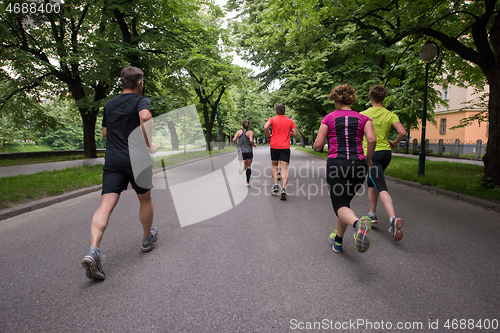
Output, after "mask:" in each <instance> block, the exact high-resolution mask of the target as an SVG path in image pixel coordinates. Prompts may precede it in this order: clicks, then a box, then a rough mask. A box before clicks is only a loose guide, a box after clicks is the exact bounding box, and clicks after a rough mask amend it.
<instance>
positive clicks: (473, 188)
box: [296, 148, 500, 202]
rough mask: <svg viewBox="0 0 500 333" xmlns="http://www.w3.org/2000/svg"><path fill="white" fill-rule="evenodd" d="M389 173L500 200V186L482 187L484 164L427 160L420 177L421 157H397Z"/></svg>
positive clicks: (309, 151)
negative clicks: (422, 174) (419, 163)
mask: <svg viewBox="0 0 500 333" xmlns="http://www.w3.org/2000/svg"><path fill="white" fill-rule="evenodd" d="M296 149H298V150H300V151H304V152H306V153H310V154H314V155H316V156H320V157H324V158H326V157H328V153H327V152H323V153H318V152H315V151H313V150H312V148H296ZM385 174H386V175H387V176H391V177H395V178H399V179H404V180H409V181H412V182H417V183H420V184H422V185H430V186H432V187H435V188H440V189H444V190H449V191H453V192H457V193H460V194H465V195H470V196H474V197H477V198H482V199H487V200H491V201H495V202H500V187H498V186H497V187H496V188H494V189H488V188H485V187H483V186H482V184H481V180H482V177H483V167H482V166H480V165H471V164H465V163H453V162H438V161H428V160H426V161H425V176H422V177H418V159H415V158H408V157H399V156H393V157H392V160H391V164H389V167H388V168H387V170H386V171H385Z"/></svg>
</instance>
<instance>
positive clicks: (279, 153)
mask: <svg viewBox="0 0 500 333" xmlns="http://www.w3.org/2000/svg"><path fill="white" fill-rule="evenodd" d="M271 161H283V162H286V163H290V149H274V148H271Z"/></svg>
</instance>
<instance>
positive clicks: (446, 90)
mask: <svg viewBox="0 0 500 333" xmlns="http://www.w3.org/2000/svg"><path fill="white" fill-rule="evenodd" d="M449 92H450V91H449V88H448V87H446V88H443V99H444V100H445V101H448V100H450V96H449V95H450V94H449Z"/></svg>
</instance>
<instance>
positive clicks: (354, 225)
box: [352, 220, 359, 229]
mask: <svg viewBox="0 0 500 333" xmlns="http://www.w3.org/2000/svg"><path fill="white" fill-rule="evenodd" d="M358 222H359V220H356V222H354V224H353V225H352V226H353V228H354V229H356V226H357V225H358Z"/></svg>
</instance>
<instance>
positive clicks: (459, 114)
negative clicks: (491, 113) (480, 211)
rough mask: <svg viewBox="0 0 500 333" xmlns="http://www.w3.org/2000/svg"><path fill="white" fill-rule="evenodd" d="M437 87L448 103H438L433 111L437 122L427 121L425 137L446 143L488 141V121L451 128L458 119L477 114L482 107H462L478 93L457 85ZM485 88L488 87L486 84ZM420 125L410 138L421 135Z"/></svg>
mask: <svg viewBox="0 0 500 333" xmlns="http://www.w3.org/2000/svg"><path fill="white" fill-rule="evenodd" d="M435 89H439V90H440V91H441V94H442V98H443V100H445V101H446V102H447V103H448V108H447V107H446V106H444V105H439V106H438V108H437V110H435V111H434V113H435V116H434V117H435V119H436V122H437V124H433V123H429V122H427V126H426V131H425V138H426V139H429V141H430V142H438V141H439V140H440V139H443V141H444V142H446V143H451V142H454V141H455V140H456V139H459V140H460V142H461V143H475V142H477V140H479V139H481V140H482V142H483V143H486V142H487V141H488V122H481V124H479V123H478V122H477V121H475V122H474V123H472V124H471V125H469V126H466V127H461V128H457V129H451V128H452V127H454V126H457V125H459V124H460V120H462V119H464V118H467V117H469V116H471V115H474V114H477V113H478V112H479V111H482V110H484V109H477V108H464V107H466V106H467V105H468V104H471V103H470V102H471V101H473V100H475V99H477V98H478V95H477V94H476V93H475V91H474V89H473V88H471V87H469V88H462V87H457V86H448V87H447V88H441V87H435ZM487 90H489V87H488V86H487ZM421 133H422V132H421V126H420V128H419V129H418V130H413V131H412V132H411V134H410V135H411V140H413V139H418V140H419V141H420V138H421V136H422V134H421Z"/></svg>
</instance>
